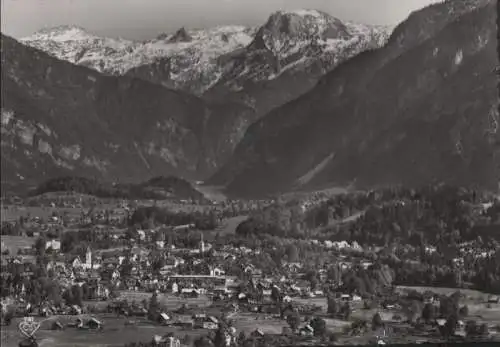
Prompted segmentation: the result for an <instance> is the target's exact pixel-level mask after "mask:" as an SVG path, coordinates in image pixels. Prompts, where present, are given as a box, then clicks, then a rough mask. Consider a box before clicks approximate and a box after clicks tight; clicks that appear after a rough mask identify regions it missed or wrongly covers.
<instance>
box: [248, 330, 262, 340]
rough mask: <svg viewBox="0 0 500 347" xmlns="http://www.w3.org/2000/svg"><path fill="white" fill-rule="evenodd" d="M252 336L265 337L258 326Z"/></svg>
mask: <svg viewBox="0 0 500 347" xmlns="http://www.w3.org/2000/svg"><path fill="white" fill-rule="evenodd" d="M250 337H256V338H259V337H264V332H263V331H262V330H261V329H258V328H257V329H255V330H254V331H252V332H251V333H250Z"/></svg>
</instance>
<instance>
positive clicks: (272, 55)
mask: <svg viewBox="0 0 500 347" xmlns="http://www.w3.org/2000/svg"><path fill="white" fill-rule="evenodd" d="M390 32H391V28H389V27H376V26H366V25H362V24H354V23H343V22H341V21H340V20H339V19H337V18H334V17H332V16H330V15H328V14H326V13H323V12H320V11H316V10H298V11H288V12H282V11H280V12H276V13H274V14H272V15H271V16H270V17H269V19H268V21H267V22H266V23H265V24H264V25H263V26H262V27H261V28H259V30H258V31H257V33H256V35H255V37H254V39H253V41H252V43H251V44H250V45H248V47H246V48H245V49H242V50H240V51H237V52H234V53H232V54H231V55H227V56H226V57H224V60H225V64H224V67H223V73H222V75H221V77H220V78H219V80H218V81H217V83H216V84H214V85H213V86H212V87H211V88H209V89H208V90H207V91H206V92H205V94H204V96H205V97H207V98H209V99H213V100H228V99H230V100H235V101H237V102H240V103H244V104H246V105H248V106H251V107H253V108H254V109H255V110H256V113H257V116H261V115H264V114H265V113H267V112H269V111H270V110H271V109H273V108H275V107H278V106H281V105H283V104H284V103H286V102H288V101H290V100H292V99H294V98H295V97H298V96H299V95H301V94H303V93H305V92H307V91H308V90H309V89H310V88H312V87H313V86H314V84H315V83H316V82H317V81H318V79H319V78H320V77H321V76H322V75H324V74H325V73H327V72H328V71H330V70H331V69H333V68H334V67H335V66H337V65H338V64H339V63H341V62H343V61H345V60H347V59H349V58H351V57H353V56H355V55H356V54H358V53H360V52H362V51H364V50H367V49H371V48H377V47H380V46H382V45H383V44H385V42H386V40H387V39H388V35H389V33H390ZM221 60H222V59H221Z"/></svg>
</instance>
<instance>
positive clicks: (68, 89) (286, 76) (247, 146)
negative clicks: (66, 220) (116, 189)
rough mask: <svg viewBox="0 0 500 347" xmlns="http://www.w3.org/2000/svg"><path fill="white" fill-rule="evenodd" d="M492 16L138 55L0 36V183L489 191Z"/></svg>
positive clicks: (47, 37) (317, 15)
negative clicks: (172, 179)
mask: <svg viewBox="0 0 500 347" xmlns="http://www.w3.org/2000/svg"><path fill="white" fill-rule="evenodd" d="M494 14H495V8H494V1H493V0H463V1H445V2H443V3H439V4H434V5H430V6H428V7H426V8H424V9H422V10H419V11H416V12H414V13H413V14H411V15H410V16H409V18H408V19H407V20H405V21H404V22H402V23H401V24H400V25H398V26H397V27H396V28H394V30H393V29H392V28H388V27H373V26H366V25H360V24H353V23H348V22H342V21H340V20H338V19H336V18H334V17H332V16H330V15H328V14H326V13H323V12H320V11H315V10H300V11H289V12H276V13H274V14H272V15H271V16H270V17H269V19H268V21H267V22H266V23H265V24H264V25H263V26H261V27H258V28H245V27H218V28H213V29H207V30H186V29H184V28H181V29H179V30H178V31H177V32H176V33H174V34H160V35H159V36H158V37H157V38H155V39H153V40H150V41H146V42H132V41H128V40H123V39H112V38H102V37H97V36H95V35H93V34H90V33H88V32H87V31H85V30H84V29H81V28H78V27H73V26H70V27H58V28H52V29H44V30H42V31H40V32H38V33H35V34H34V35H32V36H30V37H28V38H24V39H21V40H20V41H16V40H14V39H12V38H10V37H6V36H4V35H2V52H1V55H2V67H3V69H2V70H3V86H2V94H3V95H2V110H1V111H2V114H1V116H2V147H1V149H2V158H1V160H2V182H4V181H12V182H19V181H23V182H24V181H26V182H39V181H40V180H42V179H46V178H49V177H54V176H56V175H62V174H65V175H66V174H69V173H75V172H78V175H82V176H93V177H99V178H100V179H102V178H104V179H105V180H111V181H134V180H135V181H144V178H145V176H146V177H154V176H160V175H170V174H175V175H179V176H182V177H185V178H189V179H196V180H200V179H202V180H203V179H206V178H208V177H210V179H209V180H208V183H210V184H213V185H220V186H225V187H226V190H227V192H228V193H230V194H234V195H238V196H242V195H264V194H268V193H277V192H283V191H289V190H291V189H298V188H304V189H305V188H313V187H319V186H324V185H341V186H346V185H352V184H354V185H356V186H358V187H365V186H374V185H385V184H395V183H397V184H409V185H417V184H420V183H428V182H429V181H446V182H453V183H458V184H467V185H469V184H475V185H479V186H488V187H493V186H494V187H495V188H496V185H497V183H498V177H499V176H498V170H497V166H496V163H497V162H498V160H497V159H496V157H495V156H496V155H497V152H498V136H499V135H498V122H499V116H498V109H497V96H496V95H497V92H496V78H495V74H494V72H493V70H494V69H495V68H496V67H497V65H498V63H497V55H496V35H495V34H496V25H495V19H496V18H495V15H494Z"/></svg>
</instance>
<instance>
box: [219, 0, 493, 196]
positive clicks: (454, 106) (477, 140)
mask: <svg viewBox="0 0 500 347" xmlns="http://www.w3.org/2000/svg"><path fill="white" fill-rule="evenodd" d="M429 18H431V19H429ZM495 20H496V17H495V5H494V1H487V0H475V1H463V2H455V1H449V2H445V3H441V4H436V5H432V6H430V7H428V8H425V9H423V10H421V11H419V12H416V13H414V14H412V15H411V16H410V17H409V18H408V20H407V21H406V22H404V23H402V24H401V25H400V26H399V27H398V28H396V29H395V31H394V33H393V35H392V36H391V38H390V39H389V43H388V45H387V46H385V47H383V48H381V49H378V50H372V51H367V52H364V53H362V54H360V55H358V56H356V57H355V58H353V59H351V60H349V61H347V62H346V63H344V64H341V65H340V66H339V67H337V68H336V69H335V70H334V71H332V72H331V73H329V74H328V75H326V76H325V77H324V78H323V79H322V80H321V81H320V82H319V83H318V85H317V86H316V87H315V88H314V89H313V90H312V91H310V92H309V93H307V94H305V95H303V96H301V97H299V98H297V99H296V100H294V101H292V102H290V103H288V104H286V105H284V106H283V107H280V108H278V109H276V110H274V111H273V112H271V113H270V114H269V115H267V116H266V117H264V118H263V119H261V120H259V121H257V122H256V123H255V124H253V125H251V126H250V127H249V129H248V130H247V132H246V134H245V137H244V138H243V140H242V141H241V143H240V145H239V146H238V147H237V149H236V151H235V154H234V155H233V157H232V158H231V160H230V161H229V162H228V163H227V165H225V166H224V167H223V168H222V169H221V170H220V171H219V172H218V173H217V174H216V175H215V176H214V177H213V178H212V179H211V180H210V181H211V182H212V183H214V184H227V185H228V191H229V192H231V193H234V194H240V195H247V194H249V195H252V194H265V193H270V192H278V191H284V190H288V189H292V188H293V187H298V186H302V187H304V186H309V187H311V186H316V185H324V184H329V185H347V184H352V183H354V184H355V185H356V186H361V187H363V186H375V185H384V184H394V183H397V184H398V183H401V184H408V185H418V184H422V183H428V182H432V181H444V182H449V183H456V184H464V185H471V184H472V185H479V186H483V187H489V188H496V187H497V184H498V179H499V175H498V173H499V171H498V167H497V164H498V154H499V153H498V143H499V133H498V124H499V123H498V122H499V117H498V112H497V92H496V77H495V75H494V72H493V71H494V69H495V68H496V66H497V65H498V62H497V54H496V25H495Z"/></svg>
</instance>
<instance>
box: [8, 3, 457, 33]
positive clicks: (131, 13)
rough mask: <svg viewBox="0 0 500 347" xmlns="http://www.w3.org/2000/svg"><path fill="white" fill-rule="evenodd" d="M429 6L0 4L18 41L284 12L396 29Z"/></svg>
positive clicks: (255, 18) (244, 20)
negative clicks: (49, 30)
mask: <svg viewBox="0 0 500 347" xmlns="http://www.w3.org/2000/svg"><path fill="white" fill-rule="evenodd" d="M456 1H460V0H456ZM431 2H436V0H1V4H2V8H1V17H2V18H1V27H2V32H4V33H5V34H7V35H11V36H14V37H17V38H19V37H23V36H27V35H29V34H31V33H33V32H35V31H37V30H39V29H41V28H44V27H52V26H57V25H63V24H74V25H79V26H82V27H84V28H86V29H88V30H89V31H91V32H95V33H99V34H107V35H112V36H122V37H124V38H129V39H146V38H151V37H154V36H156V35H157V34H159V33H161V32H171V31H173V30H176V29H178V28H180V27H181V26H185V27H186V28H203V27H209V26H215V25H223V24H243V25H259V24H263V23H264V22H265V20H266V19H267V17H268V16H269V14H270V13H272V12H274V11H277V10H280V9H284V10H292V9H299V8H309V9H319V10H323V11H325V12H327V13H330V14H331V15H333V16H335V17H338V18H340V19H344V20H353V21H357V22H362V23H367V24H396V23H399V22H400V21H402V20H404V19H405V18H406V17H407V16H408V14H409V13H410V12H412V11H413V10H416V9H419V8H421V7H423V6H425V5H427V4H429V3H431Z"/></svg>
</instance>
